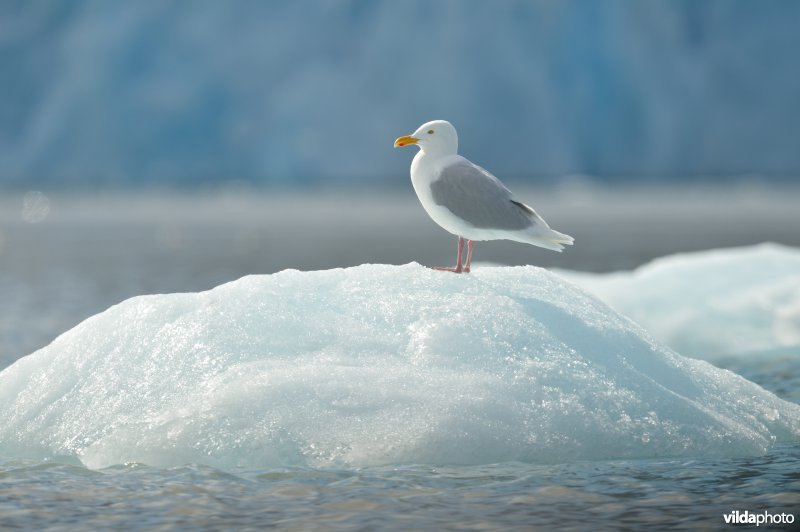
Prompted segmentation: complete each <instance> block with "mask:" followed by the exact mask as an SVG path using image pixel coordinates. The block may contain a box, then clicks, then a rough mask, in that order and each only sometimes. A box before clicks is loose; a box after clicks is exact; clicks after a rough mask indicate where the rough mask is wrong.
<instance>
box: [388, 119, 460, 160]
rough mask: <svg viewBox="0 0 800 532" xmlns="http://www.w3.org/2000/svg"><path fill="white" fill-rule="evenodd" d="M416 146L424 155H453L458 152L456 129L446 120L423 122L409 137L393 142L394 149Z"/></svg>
mask: <svg viewBox="0 0 800 532" xmlns="http://www.w3.org/2000/svg"><path fill="white" fill-rule="evenodd" d="M411 144H416V145H417V146H419V148H420V149H421V150H422V151H424V152H425V153H429V154H436V155H455V154H456V153H457V152H458V135H457V134H456V128H454V127H453V124H451V123H450V122H448V121H447V120H433V121H431V122H425V123H424V124H422V125H421V126H419V127H418V128H417V130H416V131H415V132H413V133H412V134H411V135H406V136H405V137H399V138H398V139H397V140H395V141H394V147H395V148H402V147H403V146H409V145H411Z"/></svg>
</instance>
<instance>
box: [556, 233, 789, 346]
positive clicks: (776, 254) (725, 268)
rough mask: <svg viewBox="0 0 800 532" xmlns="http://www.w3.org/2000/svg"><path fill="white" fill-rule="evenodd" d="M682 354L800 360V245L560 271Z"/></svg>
mask: <svg viewBox="0 0 800 532" xmlns="http://www.w3.org/2000/svg"><path fill="white" fill-rule="evenodd" d="M559 274H560V275H563V276H565V277H567V278H568V279H569V280H571V281H573V282H576V283H578V284H579V285H581V286H583V287H584V288H586V289H587V290H589V291H590V292H592V293H594V294H595V295H597V296H598V297H600V298H601V299H603V300H604V301H605V302H607V303H608V304H609V305H611V306H612V307H614V308H615V309H616V310H617V311H619V312H621V313H622V314H624V315H626V316H628V317H630V318H632V319H633V320H634V321H636V322H637V323H638V324H640V325H642V326H643V327H644V328H645V329H647V330H648V331H649V332H650V333H651V334H652V335H653V336H654V337H656V338H657V339H658V340H659V341H661V342H664V343H665V344H667V345H669V346H670V347H672V348H673V349H675V350H676V351H678V352H679V353H681V354H683V355H687V356H693V357H697V358H702V359H706V360H720V359H723V358H727V357H742V356H748V357H754V356H758V357H797V358H800V250H798V249H795V248H790V247H786V246H781V245H778V244H761V245H758V246H752V247H743V248H731V249H720V250H713V251H703V252H697V253H686V254H680V255H671V256H668V257H664V258H660V259H657V260H655V261H653V262H651V263H649V264H646V265H644V266H641V267H640V268H638V269H636V270H634V271H632V272H616V273H612V274H600V275H597V274H586V273H578V272H566V271H563V272H559Z"/></svg>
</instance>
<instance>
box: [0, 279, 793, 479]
mask: <svg viewBox="0 0 800 532" xmlns="http://www.w3.org/2000/svg"><path fill="white" fill-rule="evenodd" d="M0 404H1V405H3V409H2V416H0V455H5V456H13V457H29V458H36V459H44V458H52V457H62V458H61V459H64V457H68V458H69V459H75V458H77V459H79V460H80V461H82V462H83V463H84V464H86V465H87V466H89V467H93V468H100V467H104V466H110V465H112V464H119V463H125V462H142V463H146V464H150V465H153V466H175V465H180V464H185V463H200V464H207V465H210V466H214V467H221V468H235V467H240V466H241V467H250V468H253V467H268V466H272V467H275V466H292V465H300V466H311V467H337V468H338V467H361V466H368V465H379V464H393V463H436V464H482V463H494V462H501V461H527V462H560V461H570V460H576V459H618V458H644V457H662V456H663V457H665V456H686V457H689V456H715V457H716V456H720V457H722V456H741V455H751V454H760V453H763V452H765V451H766V450H767V449H768V448H769V447H770V446H771V445H773V444H775V443H781V442H790V441H797V440H798V439H799V438H800V406H798V405H795V404H792V403H788V402H786V401H783V400H781V399H778V398H777V397H775V396H774V395H773V394H771V393H769V392H767V391H765V390H763V389H762V388H760V387H759V386H757V385H755V384H753V383H751V382H749V381H747V380H745V379H744V378H742V377H740V376H738V375H736V374H734V373H731V372H729V371H726V370H722V369H718V368H715V367H713V366H711V365H710V364H708V363H706V362H703V361H698V360H692V359H688V358H684V357H682V356H680V355H677V354H676V353H674V352H673V351H671V350H669V349H667V348H664V347H662V346H660V345H659V344H658V343H656V342H655V341H653V340H651V339H650V338H649V336H648V335H647V334H646V333H645V332H644V331H643V330H642V329H641V328H640V327H639V326H637V325H635V324H634V323H632V322H631V321H630V320H628V319H627V318H624V317H622V316H620V315H618V314H617V313H615V312H614V311H612V310H611V309H610V308H608V306H606V305H605V304H604V303H602V302H600V301H599V300H597V299H595V298H594V297H593V296H590V295H589V294H587V293H586V292H584V291H582V290H581V289H579V288H578V287H576V286H575V285H573V284H571V283H567V282H565V281H563V280H562V279H561V278H560V277H558V276H557V275H554V274H552V273H549V272H547V271H546V270H542V269H539V268H534V267H518V268H479V269H477V270H476V271H475V272H474V273H473V274H471V275H461V276H459V275H452V274H445V273H442V272H434V271H431V270H429V269H426V268H423V267H421V266H419V265H417V264H408V265H405V266H379V265H365V266H360V267H355V268H348V269H337V270H328V271H318V272H306V273H304V272H299V271H291V270H287V271H283V272H280V273H277V274H273V275H264V276H250V277H245V278H242V279H240V280H238V281H235V282H231V283H228V284H225V285H222V286H219V287H217V288H215V289H214V290H211V291H208V292H201V293H187V294H169V295H155V296H141V297H136V298H133V299H129V300H127V301H125V302H123V303H121V304H119V305H116V306H114V307H112V308H110V309H108V310H107V311H105V312H103V313H101V314H98V315H96V316H94V317H92V318H90V319H88V320H86V321H84V322H83V323H81V324H80V325H78V326H77V327H75V328H74V329H72V330H71V331H69V332H67V333H65V334H63V335H61V336H60V337H59V338H57V339H56V340H55V341H54V342H53V343H52V344H50V345H49V346H47V347H45V348H44V349H41V350H39V351H38V352H36V353H34V354H32V355H30V356H28V357H25V358H23V359H21V360H19V361H17V362H16V363H15V364H13V365H12V366H10V367H8V368H6V369H5V370H4V371H3V372H2V373H0Z"/></svg>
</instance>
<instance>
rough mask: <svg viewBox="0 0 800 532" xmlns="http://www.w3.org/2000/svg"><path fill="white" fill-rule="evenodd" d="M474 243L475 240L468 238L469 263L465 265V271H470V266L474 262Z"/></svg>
mask: <svg viewBox="0 0 800 532" xmlns="http://www.w3.org/2000/svg"><path fill="white" fill-rule="evenodd" d="M474 245H475V242H473V241H472V240H467V264H466V266H464V273H469V266H470V264H472V246H474Z"/></svg>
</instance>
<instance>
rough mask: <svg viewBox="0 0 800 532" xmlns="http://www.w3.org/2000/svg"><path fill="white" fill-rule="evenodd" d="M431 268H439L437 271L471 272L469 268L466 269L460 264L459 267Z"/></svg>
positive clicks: (437, 267)
mask: <svg viewBox="0 0 800 532" xmlns="http://www.w3.org/2000/svg"><path fill="white" fill-rule="evenodd" d="M431 269H432V270H437V271H440V272H453V273H462V272H463V273H469V270H465V269H464V268H462V267H461V266H458V267H457V268H448V267H447V266H434V267H433V268H431Z"/></svg>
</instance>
